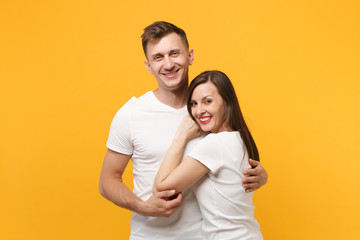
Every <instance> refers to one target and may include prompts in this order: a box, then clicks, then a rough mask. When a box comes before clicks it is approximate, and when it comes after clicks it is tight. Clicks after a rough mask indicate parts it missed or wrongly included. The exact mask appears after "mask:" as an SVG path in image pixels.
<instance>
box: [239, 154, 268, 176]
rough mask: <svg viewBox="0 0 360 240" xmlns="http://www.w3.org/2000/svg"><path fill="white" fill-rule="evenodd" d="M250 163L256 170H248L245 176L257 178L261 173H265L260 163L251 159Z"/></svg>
mask: <svg viewBox="0 0 360 240" xmlns="http://www.w3.org/2000/svg"><path fill="white" fill-rule="evenodd" d="M249 163H250V165H251V166H253V167H254V168H250V169H246V170H245V171H243V174H244V175H254V176H257V175H259V174H261V172H263V171H264V168H263V166H262V165H261V163H260V162H258V161H255V160H252V159H250V158H249Z"/></svg>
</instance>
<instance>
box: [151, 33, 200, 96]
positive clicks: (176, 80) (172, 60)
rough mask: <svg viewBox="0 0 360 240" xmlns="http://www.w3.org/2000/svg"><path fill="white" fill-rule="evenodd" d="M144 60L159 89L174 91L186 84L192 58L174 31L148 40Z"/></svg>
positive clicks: (190, 52) (192, 55) (192, 54)
mask: <svg viewBox="0 0 360 240" xmlns="http://www.w3.org/2000/svg"><path fill="white" fill-rule="evenodd" d="M146 57H147V60H148V61H145V66H146V68H147V70H148V71H149V72H150V73H151V74H153V75H154V77H155V78H156V80H157V82H158V86H159V89H164V90H169V91H174V90H177V89H180V88H181V87H182V86H184V85H185V84H186V86H187V84H188V69H189V65H191V64H192V62H193V59H194V52H193V50H190V51H189V50H188V48H187V47H186V45H185V44H184V43H183V41H182V40H181V38H180V37H179V36H178V35H177V34H176V33H170V34H168V35H165V36H164V37H162V38H161V39H155V40H152V41H149V42H148V44H147V52H146Z"/></svg>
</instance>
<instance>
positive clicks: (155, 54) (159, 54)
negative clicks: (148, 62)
mask: <svg viewBox="0 0 360 240" xmlns="http://www.w3.org/2000/svg"><path fill="white" fill-rule="evenodd" d="M156 56H162V54H161V53H154V54H152V55H151V56H150V57H151V58H152V59H153V58H154V57H156Z"/></svg>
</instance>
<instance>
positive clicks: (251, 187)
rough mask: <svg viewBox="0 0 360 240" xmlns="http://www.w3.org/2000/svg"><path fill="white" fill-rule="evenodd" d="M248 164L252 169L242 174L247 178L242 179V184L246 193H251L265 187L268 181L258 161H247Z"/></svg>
mask: <svg viewBox="0 0 360 240" xmlns="http://www.w3.org/2000/svg"><path fill="white" fill-rule="evenodd" d="M249 163H250V165H251V166H252V167H253V168H251V169H247V170H245V171H244V172H243V174H244V175H248V177H244V178H243V179H242V182H243V187H244V188H245V191H246V192H253V191H255V190H256V189H259V188H260V187H262V186H263V185H265V183H266V182H267V180H268V174H267V173H266V171H265V169H264V168H263V166H262V165H261V163H260V162H259V161H254V160H252V159H249Z"/></svg>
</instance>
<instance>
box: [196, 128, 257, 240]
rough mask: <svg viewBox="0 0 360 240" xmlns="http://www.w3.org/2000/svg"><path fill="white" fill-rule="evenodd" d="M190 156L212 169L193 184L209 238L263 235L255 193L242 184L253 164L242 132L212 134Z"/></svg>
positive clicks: (203, 227) (206, 236)
mask: <svg viewBox="0 0 360 240" xmlns="http://www.w3.org/2000/svg"><path fill="white" fill-rule="evenodd" d="M189 156H191V157H192V158H194V159H196V160H197V161H199V162H201V163H202V164H203V165H205V166H206V167H207V168H209V170H210V171H209V173H208V174H207V175H205V177H203V178H202V179H201V180H200V181H199V182H197V183H196V184H195V185H194V187H193V189H194V191H195V195H196V197H197V199H198V202H199V205H200V209H201V213H202V216H203V226H202V231H203V233H204V234H205V239H221V240H223V239H226V240H230V239H236V240H238V239H241V240H250V239H251V240H259V239H263V237H262V234H261V232H260V226H259V224H258V222H257V220H256V219H255V217H254V208H255V207H254V205H253V203H252V197H253V193H246V192H245V190H244V188H243V186H242V184H241V179H242V178H243V177H244V175H243V173H242V172H243V170H245V169H248V168H250V167H251V166H250V164H249V160H248V159H249V157H248V154H247V151H246V148H245V145H244V144H243V141H242V139H241V137H240V133H239V132H237V131H234V132H220V133H216V134H213V133H212V134H208V135H207V136H206V137H205V138H203V139H202V140H201V141H200V142H198V144H197V145H196V146H195V147H194V148H193V149H192V150H191V151H190V153H189Z"/></svg>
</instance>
